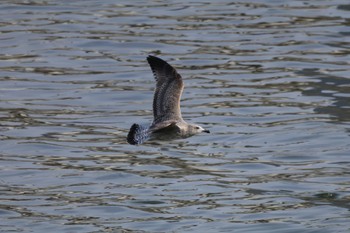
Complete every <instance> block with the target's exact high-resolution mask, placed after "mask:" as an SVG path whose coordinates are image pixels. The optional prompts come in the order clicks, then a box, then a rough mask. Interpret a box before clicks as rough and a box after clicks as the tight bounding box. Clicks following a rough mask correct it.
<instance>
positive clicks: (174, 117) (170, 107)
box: [127, 56, 209, 145]
mask: <svg viewBox="0 0 350 233" xmlns="http://www.w3.org/2000/svg"><path fill="white" fill-rule="evenodd" d="M147 61H148V63H149V65H150V66H151V69H152V72H153V74H154V77H155V79H156V82H157V84H156V89H155V92H154V97H153V118H154V119H153V123H152V124H151V125H150V126H149V127H143V126H141V125H139V124H133V125H132V126H131V128H130V131H129V134H128V136H127V141H128V143H130V144H132V145H136V144H141V143H143V142H144V141H146V140H148V139H149V138H152V137H156V138H157V137H162V138H164V137H167V136H169V137H170V138H173V137H189V136H192V135H194V134H197V133H200V132H207V133H209V131H208V130H205V129H203V128H202V127H201V126H199V125H194V124H189V123H187V122H185V121H184V120H183V119H182V115H181V109H180V99H181V95H182V91H183V89H184V84H183V81H182V77H181V75H180V74H178V73H177V71H176V70H175V69H174V68H173V67H172V66H171V65H169V64H168V63H167V62H165V61H163V60H162V59H160V58H157V57H155V56H148V57H147Z"/></svg>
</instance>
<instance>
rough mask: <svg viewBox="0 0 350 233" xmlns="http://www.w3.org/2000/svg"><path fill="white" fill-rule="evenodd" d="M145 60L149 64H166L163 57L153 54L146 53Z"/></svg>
mask: <svg viewBox="0 0 350 233" xmlns="http://www.w3.org/2000/svg"><path fill="white" fill-rule="evenodd" d="M147 61H148V63H149V64H150V65H153V64H154V65H165V64H168V63H167V62H166V61H164V60H163V59H160V58H159V57H156V56H153V55H148V57H147Z"/></svg>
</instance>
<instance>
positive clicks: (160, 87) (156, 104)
mask: <svg viewBox="0 0 350 233" xmlns="http://www.w3.org/2000/svg"><path fill="white" fill-rule="evenodd" d="M147 61H148V63H149V65H150V66H151V69H152V72H153V74H154V77H155V79H156V81H157V84H156V89H155V92H154V98H153V116H154V123H157V122H163V121H173V122H177V121H181V120H182V116H181V109H180V98H181V94H182V91H183V89H184V84H183V81H182V77H181V75H180V74H178V73H177V71H176V70H175V69H174V68H173V67H172V66H171V65H169V64H168V63H167V62H165V61H163V60H162V59H160V58H157V57H154V56H148V57H147Z"/></svg>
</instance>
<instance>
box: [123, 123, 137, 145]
mask: <svg viewBox="0 0 350 233" xmlns="http://www.w3.org/2000/svg"><path fill="white" fill-rule="evenodd" d="M139 129H140V126H139V125H138V124H133V125H132V126H131V127H130V130H129V133H128V136H127V137H126V141H127V142H128V143H129V144H131V145H137V144H138V140H137V139H136V133H137V131H138V130H139Z"/></svg>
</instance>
